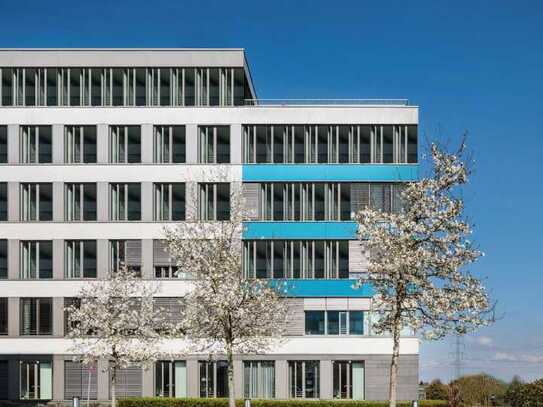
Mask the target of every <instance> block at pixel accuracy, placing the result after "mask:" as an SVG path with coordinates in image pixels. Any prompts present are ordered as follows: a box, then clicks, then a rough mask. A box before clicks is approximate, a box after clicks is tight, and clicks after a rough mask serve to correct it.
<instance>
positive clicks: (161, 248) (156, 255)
mask: <svg viewBox="0 0 543 407" xmlns="http://www.w3.org/2000/svg"><path fill="white" fill-rule="evenodd" d="M167 249H168V246H167V244H166V241H165V240H158V239H155V240H153V265H155V266H169V265H170V264H175V261H173V260H172V258H171V257H170V254H169V253H168V251H167Z"/></svg>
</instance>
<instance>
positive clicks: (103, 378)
mask: <svg viewBox="0 0 543 407" xmlns="http://www.w3.org/2000/svg"><path fill="white" fill-rule="evenodd" d="M107 364H108V362H107V360H104V359H100V360H99V361H98V366H97V369H96V370H97V372H96V374H97V378H96V387H97V389H96V390H97V395H96V396H97V399H98V400H109V374H108V372H107V371H105V372H104V370H106V368H107Z"/></svg>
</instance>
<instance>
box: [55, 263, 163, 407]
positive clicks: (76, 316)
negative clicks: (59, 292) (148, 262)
mask: <svg viewBox="0 0 543 407" xmlns="http://www.w3.org/2000/svg"><path fill="white" fill-rule="evenodd" d="M158 290H159V286H158V285H157V284H153V283H150V282H144V281H142V280H141V279H140V278H138V277H137V275H136V273H135V272H134V271H132V270H130V269H129V268H127V267H121V268H120V269H119V270H118V271H116V272H112V273H110V276H109V279H108V280H101V281H96V282H92V283H88V284H86V285H85V286H83V287H82V288H81V290H80V291H79V293H78V295H77V297H76V301H75V303H74V304H71V305H70V306H67V307H66V309H65V311H66V312H67V316H68V324H67V325H68V332H67V336H68V337H69V338H71V339H72V342H73V343H72V347H71V349H70V352H71V353H73V354H74V355H75V357H74V358H75V359H76V360H79V361H81V362H82V363H83V364H84V365H87V366H88V365H95V364H96V363H97V362H98V360H100V359H104V360H106V362H107V365H106V367H105V368H104V371H106V372H108V373H109V377H110V382H111V402H112V406H113V407H115V405H116V394H115V390H116V384H117V374H118V371H119V369H122V368H126V367H128V366H130V365H132V364H138V365H141V366H142V367H143V368H148V367H149V366H150V365H151V364H152V363H153V362H154V361H155V360H156V359H157V358H158V357H159V356H160V352H159V345H160V342H161V339H162V335H164V332H165V327H166V325H165V321H164V319H163V315H164V312H163V310H161V309H160V308H158V307H156V306H155V303H154V296H155V295H156V294H157V293H158Z"/></svg>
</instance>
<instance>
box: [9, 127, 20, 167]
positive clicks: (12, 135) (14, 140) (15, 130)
mask: <svg viewBox="0 0 543 407" xmlns="http://www.w3.org/2000/svg"><path fill="white" fill-rule="evenodd" d="M19 140H20V136H19V125H18V124H8V163H9V164H18V163H19Z"/></svg>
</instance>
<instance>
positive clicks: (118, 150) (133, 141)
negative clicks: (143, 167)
mask: <svg viewBox="0 0 543 407" xmlns="http://www.w3.org/2000/svg"><path fill="white" fill-rule="evenodd" d="M109 135H110V144H109V162H110V163H123V164H126V163H140V162H141V128H140V126H109Z"/></svg>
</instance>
